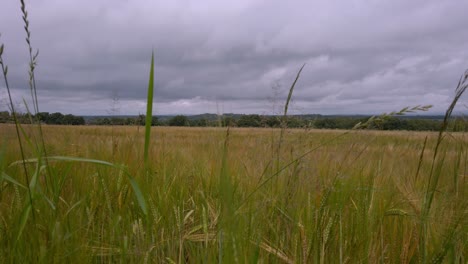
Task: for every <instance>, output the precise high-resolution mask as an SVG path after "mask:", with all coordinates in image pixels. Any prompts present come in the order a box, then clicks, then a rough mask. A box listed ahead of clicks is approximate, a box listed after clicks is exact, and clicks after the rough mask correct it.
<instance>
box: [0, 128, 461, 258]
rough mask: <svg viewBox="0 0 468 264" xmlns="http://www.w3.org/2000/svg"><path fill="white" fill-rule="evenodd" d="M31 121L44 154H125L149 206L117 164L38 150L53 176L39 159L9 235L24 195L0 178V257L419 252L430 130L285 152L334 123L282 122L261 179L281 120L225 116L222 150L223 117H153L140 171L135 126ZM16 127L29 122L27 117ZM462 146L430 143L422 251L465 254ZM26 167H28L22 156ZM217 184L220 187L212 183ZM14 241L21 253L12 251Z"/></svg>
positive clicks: (10, 155) (304, 145) (9, 144)
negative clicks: (162, 120)
mask: <svg viewBox="0 0 468 264" xmlns="http://www.w3.org/2000/svg"><path fill="white" fill-rule="evenodd" d="M43 130H44V135H45V142H47V152H48V153H49V155H51V156H53V155H66V156H78V157H86V158H90V159H99V160H105V161H112V162H113V163H115V164H122V165H125V166H126V167H127V171H128V172H129V173H130V174H131V175H132V176H133V177H135V178H136V179H137V181H138V183H139V185H140V187H141V190H142V193H143V194H144V197H145V199H146V201H147V202H148V206H149V213H148V215H145V214H144V213H143V212H142V211H141V210H140V208H139V207H138V204H137V201H136V199H135V198H134V196H133V195H132V189H131V186H130V185H129V182H128V181H126V180H125V179H124V178H122V175H121V173H120V172H119V170H117V169H112V168H106V167H102V166H98V165H95V164H89V163H77V162H57V161H55V162H53V161H50V163H51V164H50V166H51V171H52V173H53V174H52V176H53V177H54V181H49V182H53V183H54V184H52V185H53V186H50V185H49V186H46V185H45V183H46V179H45V177H46V173H44V172H42V173H40V177H39V185H38V186H39V187H36V189H35V190H34V194H35V195H34V204H35V208H34V210H36V212H35V213H36V219H34V220H33V219H29V220H27V222H26V224H25V227H24V231H23V232H22V234H21V235H19V236H18V232H19V229H18V228H19V226H18V221H20V220H21V215H22V212H23V208H22V207H21V206H20V202H19V201H18V200H19V199H22V201H24V200H25V199H26V198H27V196H26V195H27V191H26V190H25V189H23V188H18V186H16V185H15V184H12V183H11V182H9V181H6V180H3V182H2V183H1V184H2V185H1V186H2V192H1V196H0V198H1V205H0V215H1V221H0V222H1V228H0V230H1V232H2V236H1V239H0V241H2V243H3V245H5V246H4V247H3V250H2V251H1V255H2V259H6V260H12V261H13V260H14V261H30V260H33V259H40V260H42V261H46V260H49V259H54V260H56V261H58V262H63V261H65V260H70V261H72V262H73V260H77V259H80V260H83V261H85V262H92V261H98V262H108V261H116V260H125V261H126V262H140V261H142V260H146V261H148V262H170V261H175V262H184V261H189V262H213V261H217V260H219V258H223V259H225V260H226V261H228V262H232V261H233V260H237V261H238V262H241V263H245V262H291V263H292V262H295V263H297V262H303V263H306V262H309V263H310V262H321V263H330V262H332V263H334V262H339V260H341V261H343V262H348V263H360V262H370V263H375V262H381V261H382V262H385V263H402V262H403V263H410V262H414V261H417V260H418V258H419V256H420V249H419V248H418V237H419V231H420V229H419V224H420V214H421V209H420V208H421V206H422V204H423V199H424V195H425V187H426V183H425V180H426V179H427V177H428V174H429V173H430V166H431V162H432V155H433V153H432V151H433V148H434V146H435V143H436V140H437V134H436V133H426V132H424V133H422V132H375V131H356V132H353V133H350V134H347V135H345V136H343V137H339V138H337V139H336V140H334V141H332V142H330V143H329V144H327V145H325V146H323V147H321V148H319V149H317V150H316V151H313V152H311V153H310V154H309V155H306V156H305V157H304V158H302V159H300V160H296V161H294V160H295V159H296V158H297V157H299V156H301V154H302V153H305V152H307V151H309V150H310V149H313V148H314V147H315V146H317V145H320V144H322V142H324V141H327V140H329V139H330V138H332V137H335V136H337V135H339V134H340V133H343V132H342V131H334V130H330V131H325V130H299V129H298V130H286V133H284V135H283V143H282V151H281V153H280V155H279V157H280V166H284V165H285V164H289V163H291V162H292V161H293V162H292V165H290V166H289V167H287V168H285V169H284V170H283V171H282V172H281V173H279V174H278V175H277V176H275V181H270V182H267V183H266V184H264V185H263V186H262V187H260V188H259V187H258V186H260V185H261V184H262V183H263V182H264V181H265V179H267V178H268V177H270V176H271V175H274V174H275V173H276V170H275V164H274V163H275V162H276V159H277V153H275V150H276V148H277V140H278V138H279V135H280V133H281V132H280V130H274V129H252V128H250V129H249V128H247V129H243V128H242V129H241V128H239V129H231V131H230V133H229V140H228V141H229V142H228V145H227V151H226V152H225V153H224V152H223V145H224V144H225V142H226V130H225V129H220V128H168V127H156V128H153V129H152V130H153V131H152V139H151V140H152V144H151V146H150V149H149V154H150V155H149V157H150V161H149V163H150V167H151V170H150V173H146V169H145V164H144V159H143V147H144V134H143V133H144V130H143V129H141V128H140V129H138V128H137V127H113V128H111V127H92V126H85V127H65V126H44V127H43ZM112 130H113V135H114V137H113V139H112V138H111V136H110V135H111V133H112ZM25 131H26V134H33V133H34V130H33V129H31V128H30V127H25ZM0 134H2V135H3V138H5V141H4V143H3V146H4V147H5V149H6V152H5V153H6V155H4V156H3V159H2V161H3V164H4V165H5V166H4V172H5V173H6V174H7V175H9V176H11V177H12V178H14V179H16V181H18V182H19V183H21V184H23V185H24V184H25V183H24V182H23V181H22V179H23V177H22V171H21V170H20V167H18V166H8V164H11V163H12V162H14V161H16V160H20V159H21V158H20V153H19V149H18V147H17V146H16V144H15V141H14V139H15V131H14V126H9V125H2V126H0ZM426 136H427V137H428V143H427V146H426V151H425V152H424V155H423V159H422V163H421V164H422V165H421V168H420V175H419V177H418V178H415V174H416V171H417V170H418V164H419V159H420V155H421V150H422V147H423V143H424V138H425V137H426ZM466 146H467V140H466V138H465V135H464V134H454V135H451V136H448V137H447V139H446V141H444V142H443V144H442V146H441V151H442V153H443V155H441V156H443V157H444V161H443V163H442V164H441V166H442V167H441V170H440V183H439V187H438V189H437V194H436V196H435V200H434V203H433V210H431V212H430V216H429V219H428V223H429V235H428V240H427V241H428V247H427V252H428V254H429V255H428V256H433V257H437V256H438V255H440V254H441V253H440V252H444V253H443V256H444V257H445V260H450V261H457V262H459V261H461V262H463V261H465V260H466V248H467V244H466V241H467V240H466V238H467V237H466V232H465V231H466V209H467V202H466V200H467V199H466V192H467V186H468V185H467V183H466V179H467V178H466V172H465V171H466V169H465V167H466V161H467V155H466V154H467V153H466ZM223 153H224V154H223ZM27 155H28V156H31V157H34V153H32V152H27ZM223 156H225V157H226V163H225V164H224V165H223V162H222V160H223ZM28 169H29V170H30V172H31V174H33V172H34V166H33V165H30V166H29V167H28ZM220 172H221V174H223V175H225V176H226V175H227V176H226V177H228V179H229V182H228V187H223V186H225V185H219V180H220V179H221V178H220ZM229 184H231V185H229ZM15 186H16V187H15ZM229 186H231V187H232V189H230V188H231V187H229ZM223 188H227V189H223ZM229 190H230V191H229ZM226 191H227V192H229V193H231V194H232V196H226V195H222V194H223V193H226ZM226 197H227V198H226ZM226 199H228V200H226ZM226 201H230V202H229V203H230V204H228V205H227V204H224V203H226ZM23 206H24V205H23ZM222 208H225V209H222ZM220 219H221V220H220ZM15 237H18V241H19V242H18V243H13V242H14V241H15ZM447 241H448V242H447ZM26 248H27V249H28V252H29V253H28V254H20V252H23V251H24V250H26ZM337 252H340V255H338V253H337Z"/></svg>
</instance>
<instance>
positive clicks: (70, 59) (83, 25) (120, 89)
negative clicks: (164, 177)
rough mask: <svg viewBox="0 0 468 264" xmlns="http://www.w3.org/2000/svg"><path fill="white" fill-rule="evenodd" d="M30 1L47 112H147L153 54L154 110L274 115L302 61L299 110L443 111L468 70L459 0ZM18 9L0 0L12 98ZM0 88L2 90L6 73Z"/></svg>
mask: <svg viewBox="0 0 468 264" xmlns="http://www.w3.org/2000/svg"><path fill="white" fill-rule="evenodd" d="M27 5H28V7H27V8H28V10H29V16H30V22H31V31H32V45H33V46H34V47H35V48H38V49H39V50H40V55H39V65H38V68H37V79H38V93H39V100H40V109H41V110H42V111H50V112H55V111H60V112H63V113H73V114H83V115H90V114H96V115H100V114H106V113H108V112H109V111H110V109H111V108H112V104H113V102H114V103H117V104H118V109H119V111H120V113H121V114H138V113H143V112H145V110H144V109H145V98H146V88H147V79H148V71H149V61H150V56H151V50H152V49H153V48H154V51H155V56H156V80H157V81H156V91H155V105H154V107H155V110H156V113H157V114H178V113H183V114H197V113H205V112H211V113H215V112H218V113H219V112H225V113H226V112H235V113H275V112H278V111H279V106H281V104H283V103H284V100H285V98H286V95H287V91H288V89H289V86H290V84H291V83H292V81H293V79H294V77H295V74H296V71H297V70H298V69H299V68H300V66H301V65H302V64H303V63H306V64H307V65H306V67H305V69H304V71H303V74H302V75H301V79H300V80H299V82H298V84H297V86H296V90H295V93H294V95H293V100H294V102H293V105H292V111H293V112H295V113H320V114H366V113H380V112H388V111H393V110H399V109H400V108H402V107H405V106H414V105H418V104H433V105H434V108H433V110H432V113H442V112H443V111H444V108H446V107H447V105H448V104H449V101H450V100H451V97H452V95H453V91H454V88H455V85H456V83H457V81H458V78H459V76H460V75H461V73H462V72H463V71H464V70H465V69H466V68H467V67H468V50H467V49H466V47H468V34H467V33H466V32H467V31H466V25H468V16H466V11H465V10H467V9H468V2H467V1H464V0H453V1H437V0H432V1H421V0H414V1H405V0H394V1H364V0H352V1H335V0H331V1H330V0H329V1H325V0H323V1H306V0H303V1H301V0H299V1H276V0H274V1H266V0H238V1H215V0H204V1H191V0H179V1H149V0H136V1H126V0H113V1H110V0H103V1H91V0H82V1H61V0H41V1H27ZM19 6H20V4H19V1H14V0H6V1H4V3H2V4H1V9H0V32H1V33H2V36H1V38H0V42H2V43H5V54H4V59H5V62H6V63H7V64H8V65H9V68H10V73H9V78H10V82H11V84H12V87H13V90H14V94H15V96H16V98H17V101H21V100H22V99H21V97H26V98H28V94H29V90H28V87H27V70H28V69H27V68H28V66H27V58H28V57H27V54H26V52H27V49H26V43H25V41H24V37H25V34H24V30H23V24H22V20H21V14H20V8H19ZM0 88H1V91H0V95H1V96H2V98H3V95H4V94H5V93H4V87H3V80H2V84H0ZM465 101H466V100H465ZM0 104H2V100H0ZM0 107H3V108H5V107H4V104H3V105H2V106H0ZM463 110H464V109H463V107H462V108H460V107H459V111H463Z"/></svg>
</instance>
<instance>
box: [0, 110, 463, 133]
mask: <svg viewBox="0 0 468 264" xmlns="http://www.w3.org/2000/svg"><path fill="white" fill-rule="evenodd" d="M17 118H18V120H19V122H20V123H31V122H34V121H40V122H41V123H43V124H51V125H126V126H132V125H133V126H134V125H138V126H144V125H145V123H146V118H145V115H138V116H130V117H118V116H107V117H98V118H89V119H88V120H85V118H84V117H82V116H75V115H71V114H65V115H64V114H62V113H59V112H56V113H48V112H41V113H38V114H37V115H32V114H24V113H19V114H17ZM369 118H370V117H346V116H334V117H324V116H315V117H310V116H309V117H307V116H306V117H304V116H287V117H283V116H265V115H258V114H250V115H220V116H217V117H216V118H203V117H202V118H193V117H190V116H185V115H176V116H172V117H166V118H158V117H156V116H153V118H152V121H151V125H152V126H179V127H184V126H186V127H220V126H221V127H228V126H230V127H270V128H280V127H288V128H316V129H351V128H353V127H354V126H355V125H356V124H357V123H359V122H361V123H365V122H367V120H368V119H369ZM13 122H14V120H13V116H12V115H11V114H10V113H9V112H8V111H3V112H0V123H13ZM440 126H441V120H438V119H424V118H402V117H394V116H390V117H386V118H385V119H379V120H375V122H372V123H371V124H370V125H369V126H368V127H369V128H370V129H374V130H408V131H437V130H439V129H440ZM449 130H450V131H468V121H467V120H465V119H464V118H462V117H456V118H454V119H452V122H451V123H450V126H449Z"/></svg>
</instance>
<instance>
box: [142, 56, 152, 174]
mask: <svg viewBox="0 0 468 264" xmlns="http://www.w3.org/2000/svg"><path fill="white" fill-rule="evenodd" d="M153 91H154V52H153V53H152V54H151V67H150V73H149V82H148V96H147V103H146V122H145V150H144V160H145V167H146V169H149V147H150V139H151V121H152V118H153Z"/></svg>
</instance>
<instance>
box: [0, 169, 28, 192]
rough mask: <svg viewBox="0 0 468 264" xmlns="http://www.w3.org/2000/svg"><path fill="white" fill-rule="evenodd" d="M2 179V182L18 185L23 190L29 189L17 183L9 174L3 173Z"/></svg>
mask: <svg viewBox="0 0 468 264" xmlns="http://www.w3.org/2000/svg"><path fill="white" fill-rule="evenodd" d="M1 179H2V180H5V181H7V182H9V183H11V184H14V185H17V186H19V187H21V188H23V189H28V187H26V186H24V185H23V184H21V183H19V182H17V181H16V180H15V179H13V178H12V177H10V176H9V175H8V174H6V173H4V172H2V175H1Z"/></svg>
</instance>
